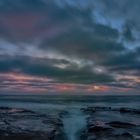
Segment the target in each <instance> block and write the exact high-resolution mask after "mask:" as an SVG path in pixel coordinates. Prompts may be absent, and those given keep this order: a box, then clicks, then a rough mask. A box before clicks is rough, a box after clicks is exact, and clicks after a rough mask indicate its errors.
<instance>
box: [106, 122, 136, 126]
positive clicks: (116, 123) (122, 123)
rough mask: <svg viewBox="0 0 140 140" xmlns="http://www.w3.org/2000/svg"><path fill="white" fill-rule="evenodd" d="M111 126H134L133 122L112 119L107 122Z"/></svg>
mask: <svg viewBox="0 0 140 140" xmlns="http://www.w3.org/2000/svg"><path fill="white" fill-rule="evenodd" d="M107 124H109V125H110V126H112V127H116V128H130V127H135V126H136V125H135V124H132V123H127V122H120V121H112V122H109V123H107Z"/></svg>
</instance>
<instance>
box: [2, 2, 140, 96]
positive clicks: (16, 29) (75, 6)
mask: <svg viewBox="0 0 140 140" xmlns="http://www.w3.org/2000/svg"><path fill="white" fill-rule="evenodd" d="M139 13H140V1H139V0H133V1H132V0H14V1H12V0H0V93H19V94H22V93H46V94H47V93H51V92H55V93H57V92H58V93H61V92H65V93H66V92H68V93H75V92H76V93H91V94H94V93H98V94H102V93H110V94H112V95H113V94H115V93H121V94H124V93H132V94H134V93H138V94H139V90H140V18H139Z"/></svg>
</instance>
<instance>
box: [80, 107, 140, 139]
mask: <svg viewBox="0 0 140 140" xmlns="http://www.w3.org/2000/svg"><path fill="white" fill-rule="evenodd" d="M81 110H82V111H83V112H84V113H88V114H89V117H88V118H87V128H86V129H85V130H83V132H82V134H81V140H140V119H139V123H134V122H127V121H124V120H123V121H122V120H115V118H113V119H110V117H108V116H109V114H110V112H112V113H114V114H115V115H117V114H119V115H120V116H121V117H122V118H123V115H126V114H129V115H131V116H132V117H133V115H137V117H140V110H138V109H132V108H124V107H122V108H111V107H87V108H82V109H81ZM96 113H99V114H100V113H104V114H107V115H108V116H104V118H106V117H107V119H102V118H100V117H95V116H96V115H97V114H96Z"/></svg>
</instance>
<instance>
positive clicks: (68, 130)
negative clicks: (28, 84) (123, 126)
mask: <svg viewBox="0 0 140 140" xmlns="http://www.w3.org/2000/svg"><path fill="white" fill-rule="evenodd" d="M0 106H1V107H3V106H4V107H12V108H24V109H28V110H33V111H36V112H39V113H45V114H49V115H52V116H56V115H58V114H60V113H61V112H62V113H63V112H67V113H66V114H65V115H63V116H62V118H61V119H62V121H63V124H64V133H65V134H66V136H67V139H68V140H77V135H76V134H77V132H78V131H79V130H81V129H83V128H85V127H86V122H87V118H88V114H84V113H83V112H82V111H81V108H87V107H90V106H91V107H92V106H94V107H95V106H96V107H113V108H120V107H128V108H134V109H140V96H138V95H137V96H129V95H125V96H88V95H55V96H53V95H1V96H0ZM94 118H95V119H97V120H100V119H102V120H108V119H109V120H113V119H114V118H115V119H116V120H125V121H126V120H127V122H135V123H140V118H139V116H137V115H134V116H133V117H132V116H131V115H128V114H127V115H123V116H122V115H121V114H114V113H112V112H110V113H108V112H99V113H96V114H95V116H94Z"/></svg>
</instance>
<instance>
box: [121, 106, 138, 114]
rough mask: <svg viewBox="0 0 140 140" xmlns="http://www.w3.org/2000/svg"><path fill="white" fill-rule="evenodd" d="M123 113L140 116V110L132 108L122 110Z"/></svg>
mask: <svg viewBox="0 0 140 140" xmlns="http://www.w3.org/2000/svg"><path fill="white" fill-rule="evenodd" d="M120 112H121V113H131V114H140V110H138V109H131V108H125V107H122V108H120Z"/></svg>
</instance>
